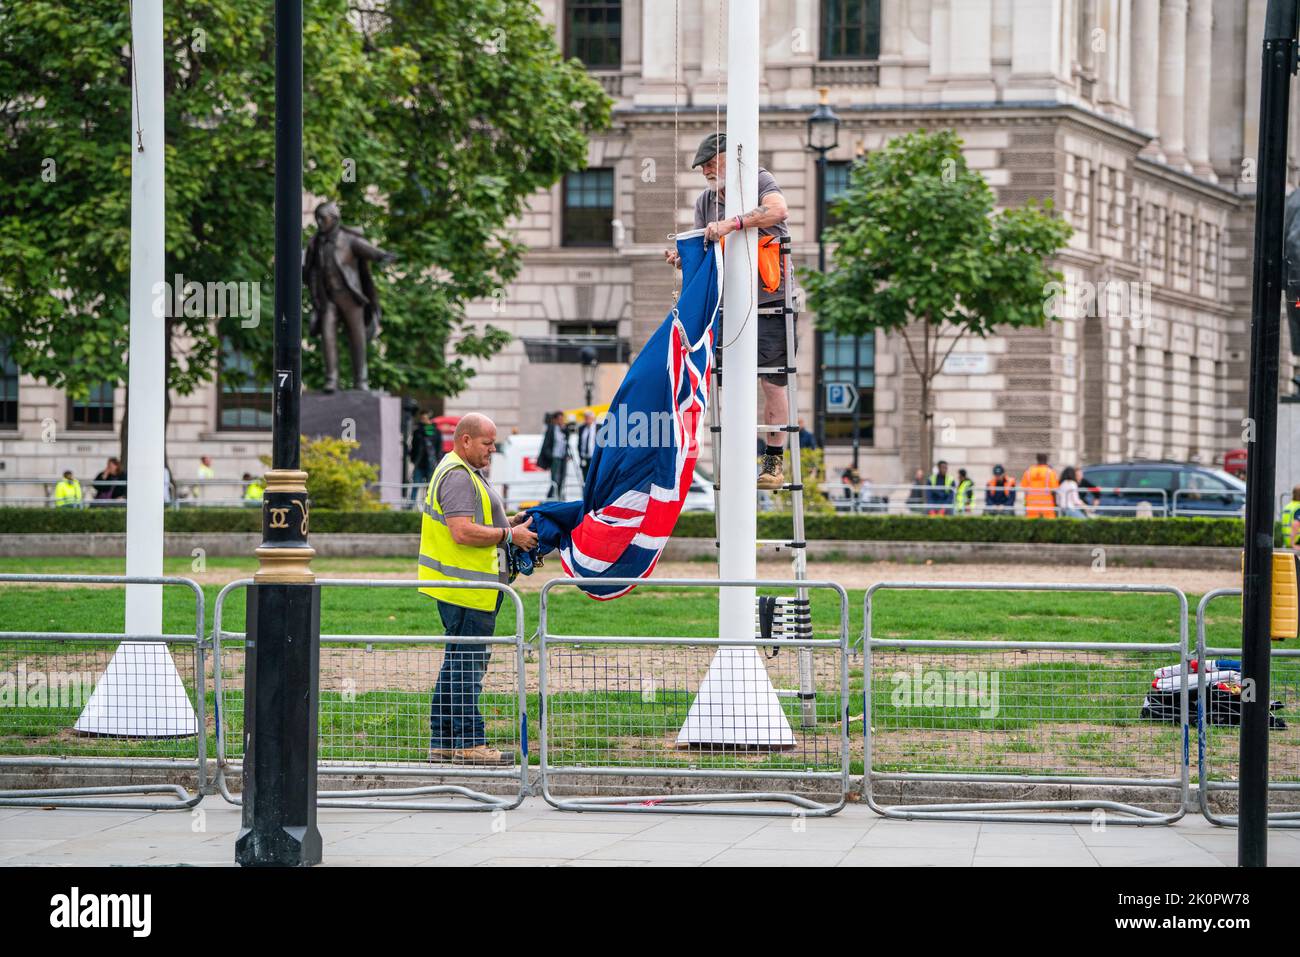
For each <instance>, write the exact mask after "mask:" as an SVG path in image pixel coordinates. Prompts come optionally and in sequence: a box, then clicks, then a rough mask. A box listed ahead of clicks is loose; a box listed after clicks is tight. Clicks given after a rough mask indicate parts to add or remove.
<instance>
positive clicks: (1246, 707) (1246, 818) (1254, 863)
mask: <svg viewBox="0 0 1300 957" xmlns="http://www.w3.org/2000/svg"><path fill="white" fill-rule="evenodd" d="M1298 30H1300V19H1298V17H1297V9H1296V3H1295V0H1269V4H1268V12H1267V15H1266V17H1265V20H1264V48H1263V63H1262V66H1261V68H1260V91H1259V100H1260V105H1259V172H1258V177H1257V178H1258V185H1257V187H1256V190H1255V261H1254V275H1253V277H1252V288H1251V318H1250V392H1249V396H1250V403H1249V408H1248V412H1247V414H1248V415H1249V416H1250V419H1249V420H1248V421H1250V422H1251V423H1252V424H1253V426H1254V432H1253V436H1252V438H1251V441H1250V444H1249V452H1250V454H1249V455H1248V456H1247V458H1246V548H1245V562H1244V567H1243V568H1242V573H1243V574H1242V589H1241V677H1242V684H1243V686H1246V685H1249V686H1250V687H1251V688H1252V690H1253V694H1252V696H1251V698H1250V700H1249V701H1247V700H1246V697H1245V695H1244V694H1243V695H1242V705H1241V734H1240V737H1239V747H1240V752H1239V754H1240V768H1241V773H1240V778H1241V797H1240V801H1239V805H1238V808H1239V813H1238V827H1237V864H1238V866H1241V867H1264V866H1265V865H1266V864H1267V863H1268V787H1269V786H1268V723H1269V694H1270V687H1269V666H1270V662H1271V660H1272V653H1273V649H1272V647H1271V644H1270V633H1271V624H1272V590H1273V508H1274V503H1273V486H1274V469H1275V467H1276V464H1277V403H1278V378H1279V376H1278V365H1279V362H1280V356H1281V327H1282V315H1281V312H1282V311H1281V309H1280V308H1279V303H1280V301H1281V298H1282V283H1283V254H1284V249H1283V236H1282V232H1283V229H1282V227H1283V207H1284V204H1285V199H1286V154H1287V125H1288V124H1287V118H1288V117H1289V116H1290V97H1291V77H1292V76H1293V75H1294V74H1295V72H1296V46H1297V44H1296V33H1297V31H1298Z"/></svg>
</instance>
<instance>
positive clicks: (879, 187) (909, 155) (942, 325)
mask: <svg viewBox="0 0 1300 957" xmlns="http://www.w3.org/2000/svg"><path fill="white" fill-rule="evenodd" d="M994 205H995V199H994V194H993V190H992V189H990V188H989V185H988V184H987V183H986V182H985V181H984V178H983V177H982V176H981V175H980V174H979V173H978V172H976V171H975V170H972V169H970V168H969V167H968V166H967V165H966V159H965V157H964V156H963V155H962V151H961V139H960V138H959V137H958V136H957V134H956V133H955V132H953V131H952V130H939V131H936V132H927V131H925V130H921V131H918V132H915V133H909V134H906V135H904V136H899V137H897V138H895V139H893V140H891V141H890V142H889V143H888V144H886V146H885V148H884V149H882V150H880V151H878V152H875V153H872V154H870V155H868V156H867V157H866V158H865V159H864V160H863V161H861V162H858V163H856V164H854V167H853V169H852V171H851V173H850V177H849V186H848V188H847V190H845V192H844V193H842V194H841V196H840V197H839V199H838V200H837V202H836V204H835V207H834V208H835V212H836V215H837V217H838V222H837V224H836V225H835V226H833V227H831V228H830V229H828V230H827V231H826V234H825V238H826V242H827V243H828V244H831V245H833V246H834V252H833V256H832V265H831V267H830V268H829V269H828V270H827V272H826V274H825V275H821V274H818V273H815V272H812V273H806V274H805V275H804V276H803V280H804V282H805V284H806V286H807V288H808V293H809V300H810V303H811V306H812V308H813V309H814V310H815V311H816V313H817V322H818V325H819V326H821V327H823V328H825V329H829V330H831V331H834V332H836V333H840V334H842V335H853V336H860V335H865V334H866V333H869V332H873V331H875V330H881V331H884V332H897V333H898V334H899V335H900V336H901V337H902V339H903V342H904V344H905V346H906V350H907V354H908V359H909V362H910V364H911V366H912V368H913V370H914V371H915V372H916V374H917V375H918V377H919V378H920V380H921V406H922V407H921V422H920V427H921V455H922V462H921V465H922V466H923V467H928V466H929V465H930V464H931V462H930V459H931V454H932V448H933V436H932V426H931V413H930V395H931V391H930V387H931V383H932V381H933V379H934V377H935V376H936V375H937V374H938V373H939V372H940V370H942V368H943V364H944V360H945V359H947V357H948V355H949V354H951V352H952V349H953V347H954V346H955V345H956V344H957V342H959V341H961V340H962V339H963V338H965V337H967V336H971V335H974V336H979V337H980V338H984V337H986V336H988V335H989V334H991V333H994V332H996V331H997V330H998V329H1000V328H1008V327H1009V328H1020V327H1027V326H1041V325H1043V323H1044V321H1045V318H1046V313H1045V310H1044V308H1043V303H1044V300H1045V298H1046V295H1047V294H1046V292H1045V288H1046V286H1047V285H1048V283H1050V282H1053V281H1054V280H1058V279H1059V278H1060V275H1059V273H1057V272H1054V271H1053V270H1051V269H1049V268H1048V267H1047V265H1046V264H1045V260H1046V259H1047V258H1049V257H1051V256H1053V255H1055V254H1056V252H1057V251H1058V250H1059V249H1060V248H1061V247H1062V246H1064V245H1065V243H1066V241H1067V240H1068V239H1069V238H1070V234H1071V232H1072V230H1071V228H1070V226H1069V225H1068V224H1067V223H1065V222H1064V221H1062V220H1060V219H1058V218H1056V217H1054V216H1053V215H1052V211H1051V201H1050V200H1048V201H1047V202H1046V203H1045V204H1044V205H1043V206H1042V207H1040V206H1038V205H1037V204H1034V203H1031V204H1030V205H1028V206H1025V207H1022V208H1018V209H1005V210H1001V211H999V212H996V213H995V212H994Z"/></svg>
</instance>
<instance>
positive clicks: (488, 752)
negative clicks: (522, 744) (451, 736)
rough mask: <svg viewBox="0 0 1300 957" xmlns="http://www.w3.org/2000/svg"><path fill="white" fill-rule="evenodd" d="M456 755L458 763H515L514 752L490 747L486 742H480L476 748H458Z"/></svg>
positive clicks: (495, 764)
mask: <svg viewBox="0 0 1300 957" xmlns="http://www.w3.org/2000/svg"><path fill="white" fill-rule="evenodd" d="M455 755H456V756H455V758H454V760H455V762H456V763H457V764H487V765H494V766H497V765H503V764H513V763H514V760H515V756H514V755H513V754H510V753H508V752H501V751H497V750H496V749H495V748H489V747H488V746H487V745H486V744H480V745H479V746H478V747H476V748H458V749H457V750H456V752H455Z"/></svg>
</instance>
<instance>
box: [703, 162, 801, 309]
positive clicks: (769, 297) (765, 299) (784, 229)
mask: <svg viewBox="0 0 1300 957" xmlns="http://www.w3.org/2000/svg"><path fill="white" fill-rule="evenodd" d="M779 192H781V187H780V186H777V185H776V178H775V177H774V176H773V175H772V174H771V173H769V172H768V171H767V170H765V169H764V168H763V167H761V166H760V167H759V168H758V202H757V203H755V204H754V206H757V205H760V204H761V203H762V201H763V197H764V196H766V195H767V194H768V193H779ZM753 208H754V207H753V206H750V207H749V208H748V209H746V210H745V212H749V210H750V209H753ZM726 215H727V203H726V197H725V196H722V195H720V194H719V193H718V191H717V190H713V189H706V190H705V191H704V192H702V193H700V195H699V197H698V198H697V199H696V200H695V228H696V229H703V228H704V227H705V226H707V225H708V224H709V223H715V222H717V221H718V220H720V219H722V218H723V217H724V216H726ZM758 234H759V235H760V236H778V237H784V236H789V235H790V228H789V227H788V226H787V225H786V224H785V223H777V224H776V225H775V226H764V227H762V228H761V229H759V231H758ZM754 268H755V269H757V268H758V266H757V264H755V266H754ZM758 301H759V303H760V304H762V305H768V304H769V303H774V302H784V301H785V276H784V275H782V277H781V285H780V286H778V287H777V289H776V291H775V292H767V291H766V290H765V289H764V288H763V285H762V283H759V286H758Z"/></svg>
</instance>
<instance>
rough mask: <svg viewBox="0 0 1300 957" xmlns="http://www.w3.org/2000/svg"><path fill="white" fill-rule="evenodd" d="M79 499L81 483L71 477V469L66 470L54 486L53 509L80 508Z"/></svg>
mask: <svg viewBox="0 0 1300 957" xmlns="http://www.w3.org/2000/svg"><path fill="white" fill-rule="evenodd" d="M81 497H82V496H81V483H80V482H78V481H77V479H76V478H75V477H74V476H73V474H72V469H68V470H67V471H66V472H64V473H63V478H62V479H60V480H59V484H57V485H55V486H54V507H55V508H80V507H81Z"/></svg>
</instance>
